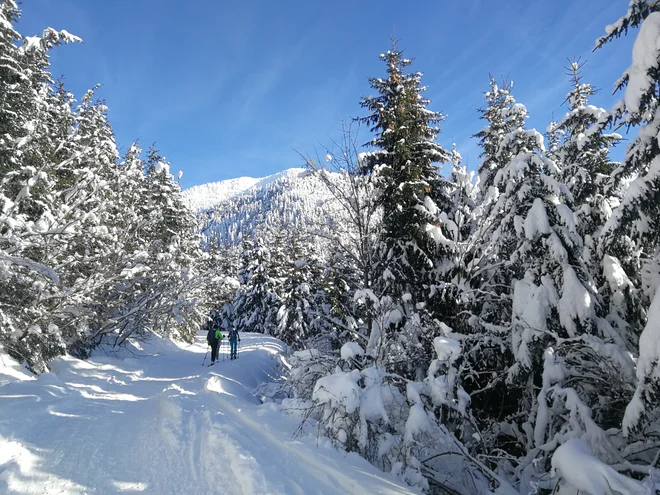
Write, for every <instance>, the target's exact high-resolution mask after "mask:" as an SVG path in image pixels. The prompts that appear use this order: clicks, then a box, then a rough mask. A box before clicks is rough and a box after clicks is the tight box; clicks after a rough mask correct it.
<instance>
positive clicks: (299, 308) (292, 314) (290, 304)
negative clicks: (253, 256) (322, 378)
mask: <svg viewBox="0 0 660 495" xmlns="http://www.w3.org/2000/svg"><path fill="white" fill-rule="evenodd" d="M281 247H282V248H284V249H285V250H286V251H284V250H283V251H279V252H277V251H276V252H275V253H271V257H274V256H277V258H278V259H279V260H280V263H281V264H280V266H279V269H278V277H279V278H280V279H281V283H280V286H279V287H278V291H277V292H278V296H279V298H278V309H277V330H276V336H277V337H278V338H279V339H281V340H283V341H284V342H285V343H286V344H287V345H289V346H291V347H292V348H294V349H303V348H305V344H306V341H307V340H308V339H309V338H311V337H313V336H314V335H315V334H316V333H317V326H316V319H317V318H318V314H317V313H316V311H315V308H314V296H315V289H316V287H315V283H314V282H315V280H317V279H318V278H317V275H318V267H317V262H316V260H315V259H314V258H313V257H312V256H311V253H310V252H309V250H308V249H306V245H305V241H304V240H303V239H302V235H301V234H300V233H298V232H293V233H291V234H290V235H289V237H288V238H287V239H286V240H285V242H284V243H282V245H281Z"/></svg>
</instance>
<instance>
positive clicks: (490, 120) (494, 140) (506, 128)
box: [474, 76, 527, 196]
mask: <svg viewBox="0 0 660 495" xmlns="http://www.w3.org/2000/svg"><path fill="white" fill-rule="evenodd" d="M512 90H513V82H510V81H503V84H502V87H500V86H499V85H498V84H497V82H496V81H495V78H493V76H491V77H490V91H487V92H486V93H484V99H485V100H486V103H487V104H488V106H487V107H486V108H484V109H481V110H480V113H481V117H480V118H481V119H482V120H485V121H486V122H487V124H486V126H485V127H484V128H483V129H482V130H481V131H479V132H478V133H476V134H475V135H474V137H476V138H478V139H479V145H480V146H481V148H482V152H481V154H480V155H479V156H480V158H481V159H482V161H481V163H480V164H479V167H478V169H477V173H478V176H479V189H480V191H481V193H482V195H484V196H485V195H487V194H489V192H490V188H491V187H492V186H493V185H494V181H495V176H496V175H497V172H498V171H499V170H501V169H502V168H503V167H504V166H505V165H506V164H507V163H508V162H509V160H510V159H511V155H510V154H508V153H507V152H508V151H509V149H508V148H507V147H506V146H504V147H503V146H502V142H503V140H504V138H505V137H506V136H507V135H509V133H510V132H511V131H513V130H514V129H518V128H522V127H523V126H524V123H525V118H527V109H526V108H525V106H524V105H521V104H520V103H516V100H515V98H514V97H513V96H512V95H511V91H512Z"/></svg>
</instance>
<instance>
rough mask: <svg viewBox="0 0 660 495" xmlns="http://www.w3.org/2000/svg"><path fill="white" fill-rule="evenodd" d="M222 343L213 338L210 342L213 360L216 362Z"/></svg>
mask: <svg viewBox="0 0 660 495" xmlns="http://www.w3.org/2000/svg"><path fill="white" fill-rule="evenodd" d="M219 343H220V341H219V340H212V341H211V342H210V344H211V362H212V363H215V360H216V359H218V344H219Z"/></svg>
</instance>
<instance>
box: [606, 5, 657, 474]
mask: <svg viewBox="0 0 660 495" xmlns="http://www.w3.org/2000/svg"><path fill="white" fill-rule="evenodd" d="M638 26H640V30H639V34H638V35H637V39H636V40H635V44H634V46H633V53H632V64H631V66H630V67H629V68H628V69H627V70H626V71H625V72H624V74H623V76H622V77H621V79H620V80H619V81H618V82H617V89H619V90H621V91H623V98H622V99H621V101H620V102H619V103H618V104H617V105H616V106H615V108H614V110H613V113H614V119H613V120H614V122H615V123H618V124H620V125H627V126H629V127H636V128H639V130H638V133H637V136H636V137H635V138H634V139H633V140H632V142H631V143H630V144H629V145H628V147H627V149H626V155H625V157H624V159H623V162H622V163H621V165H620V167H618V168H617V169H616V170H615V171H614V172H613V174H612V175H613V176H614V177H615V178H617V179H619V178H621V179H623V180H629V181H631V182H630V184H629V186H628V188H627V190H626V191H625V194H624V196H623V199H622V201H621V205H620V206H619V207H618V208H617V209H616V210H615V211H614V212H613V214H612V216H611V218H610V219H609V221H608V223H607V224H606V226H605V228H604V229H603V234H602V240H601V243H602V245H603V251H604V252H605V253H606V254H607V255H610V256H611V258H609V259H610V261H612V263H611V265H612V268H613V269H612V270H610V279H611V283H613V285H615V284H614V282H617V281H618V283H617V284H616V285H618V286H619V287H618V288H619V289H621V291H622V292H623V293H624V294H626V290H627V291H628V293H630V292H633V293H634V292H635V291H638V292H639V293H640V294H641V295H642V296H643V297H644V299H645V301H644V303H645V304H643V307H648V306H647V304H648V302H649V301H653V304H651V306H650V307H651V310H653V309H655V306H656V300H657V297H658V296H657V294H658V286H659V285H660V254H659V251H660V220H659V219H660V143H658V139H657V137H658V134H659V133H660V111H659V110H660V109H659V106H660V104H659V101H660V94H659V93H658V91H659V90H658V83H659V82H660V62H659V56H660V50H659V49H658V46H659V45H658V42H659V40H660V2H658V1H656V0H648V1H643V0H635V1H633V2H631V5H630V9H629V10H628V12H627V14H626V15H625V16H624V17H622V18H621V19H619V20H618V21H617V22H616V23H615V24H614V25H612V26H611V27H608V29H607V31H608V32H607V34H606V35H605V36H603V37H602V38H600V39H599V40H598V42H597V48H598V47H601V46H603V44H605V43H606V42H608V41H611V40H612V39H613V38H615V37H619V36H621V35H622V34H624V33H626V32H627V31H628V29H629V28H632V27H638ZM631 247H632V248H631ZM606 275H607V274H606ZM626 286H629V287H631V288H632V289H627V288H626ZM615 288H617V287H613V289H615ZM634 309H637V308H634ZM640 313H641V315H640ZM656 315H657V313H656ZM645 316H646V315H644V314H643V312H641V311H633V312H631V314H629V319H628V322H627V323H628V324H629V325H630V327H629V334H630V335H640V338H639V359H638V361H637V380H638V381H637V390H636V392H635V396H634V398H633V400H632V401H631V402H630V404H629V405H628V407H627V409H626V414H625V418H624V421H623V431H624V433H625V434H626V435H627V436H629V437H630V438H631V440H636V441H637V442H638V443H645V441H646V440H648V438H649V437H650V436H654V435H657V426H656V425H657V418H658V417H660V411H659V409H660V408H658V406H657V401H658V397H660V376H659V375H660V374H659V373H658V362H659V361H660V352H658V350H657V346H653V345H650V344H649V342H650V341H651V340H652V339H653V338H655V337H653V336H654V335H657V321H652V320H651V318H649V319H648V321H646V322H645V320H646V318H645ZM644 325H646V326H644ZM646 451H647V452H648V451H649V449H646ZM646 460H647V461H648V459H646Z"/></svg>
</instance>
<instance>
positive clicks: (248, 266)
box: [234, 236, 278, 335]
mask: <svg viewBox="0 0 660 495" xmlns="http://www.w3.org/2000/svg"><path fill="white" fill-rule="evenodd" d="M242 251H243V252H242V254H241V269H240V271H239V274H238V275H239V282H240V284H241V285H240V288H239V289H238V291H237V292H236V297H235V299H234V311H235V313H234V318H235V319H234V326H235V327H236V329H237V330H239V331H241V332H259V333H265V334H269V335H273V334H274V333H275V331H276V328H277V321H275V320H274V319H273V316H274V315H273V311H272V308H273V307H274V306H278V297H277V294H276V293H275V289H276V287H277V282H276V281H275V280H273V279H272V278H271V269H270V253H269V251H268V250H267V249H266V248H264V247H263V246H260V245H258V244H255V243H254V242H253V241H252V240H250V239H249V238H248V237H247V236H246V237H245V238H244V240H243V244H242Z"/></svg>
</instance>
